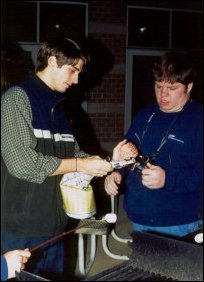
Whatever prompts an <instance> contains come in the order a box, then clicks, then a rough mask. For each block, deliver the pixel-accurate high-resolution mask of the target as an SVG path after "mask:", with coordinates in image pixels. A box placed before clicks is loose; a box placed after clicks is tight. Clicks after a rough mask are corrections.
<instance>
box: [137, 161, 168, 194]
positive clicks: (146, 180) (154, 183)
mask: <svg viewBox="0 0 204 282" xmlns="http://www.w3.org/2000/svg"><path fill="white" fill-rule="evenodd" d="M165 178H166V174H165V170H164V169H163V168H161V167H160V166H155V165H152V164H150V163H148V164H147V166H146V168H144V169H143V170H142V184H143V185H144V186H145V187H147V188H149V189H161V188H163V187H164V184H165Z"/></svg>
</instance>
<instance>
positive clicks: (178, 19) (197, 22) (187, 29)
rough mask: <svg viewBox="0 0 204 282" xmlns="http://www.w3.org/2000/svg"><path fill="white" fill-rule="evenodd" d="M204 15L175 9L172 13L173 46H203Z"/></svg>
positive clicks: (199, 47) (194, 47)
mask: <svg viewBox="0 0 204 282" xmlns="http://www.w3.org/2000/svg"><path fill="white" fill-rule="evenodd" d="M202 19H203V15H202V14H199V13H189V12H180V11H175V12H173V15H172V47H173V48H192V49H197V48H198V49H201V48H202V41H203V40H202V38H203V25H202Z"/></svg>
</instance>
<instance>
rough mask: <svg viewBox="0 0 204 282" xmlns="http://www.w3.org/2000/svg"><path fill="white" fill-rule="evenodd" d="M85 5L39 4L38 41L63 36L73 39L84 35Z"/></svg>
mask: <svg viewBox="0 0 204 282" xmlns="http://www.w3.org/2000/svg"><path fill="white" fill-rule="evenodd" d="M85 8H86V7H85V6H84V5H66V4H57V3H55V4H49V3H45V4H41V5H40V41H45V40H49V39H50V38H53V37H58V36H64V37H70V38H72V39H74V40H77V39H78V38H82V37H83V36H85V27H86V25H85V15H86V11H85Z"/></svg>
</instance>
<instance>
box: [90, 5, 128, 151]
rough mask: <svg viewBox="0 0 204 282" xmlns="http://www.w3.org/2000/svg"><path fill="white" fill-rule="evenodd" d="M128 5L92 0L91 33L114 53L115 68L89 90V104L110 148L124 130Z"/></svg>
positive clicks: (103, 141)
mask: <svg viewBox="0 0 204 282" xmlns="http://www.w3.org/2000/svg"><path fill="white" fill-rule="evenodd" d="M126 5H127V4H126V3H125V2H123V1H89V36H91V37H93V38H95V39H97V40H99V41H100V42H101V43H102V44H104V46H106V47H107V49H108V50H110V52H111V53H112V55H113V57H114V63H113V65H112V68H111V69H110V70H109V71H108V72H105V73H104V75H103V77H102V79H101V83H100V84H99V85H95V86H94V87H93V88H92V89H91V90H90V92H89V101H88V105H87V109H88V114H89V116H90V119H91V122H92V125H93V128H94V130H95V132H96V137H97V138H98V140H99V142H100V144H101V147H102V148H103V149H106V150H107V151H112V148H113V147H114V145H115V144H116V143H118V142H119V141H120V140H121V139H122V137H123V134H124V133H123V130H124V101H125V56H126V48H125V46H126V13H127V11H126ZM101 58H103V54H101ZM101 61H103V59H102V60H101ZM100 105H101V106H100Z"/></svg>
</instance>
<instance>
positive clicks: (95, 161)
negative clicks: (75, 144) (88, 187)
mask: <svg viewBox="0 0 204 282" xmlns="http://www.w3.org/2000/svg"><path fill="white" fill-rule="evenodd" d="M77 171H79V172H83V173H85V174H89V175H92V176H97V177H103V176H105V175H107V174H108V173H109V172H111V171H113V168H112V166H111V164H110V163H109V162H107V161H105V160H103V159H101V158H100V157H99V156H92V157H88V158H77Z"/></svg>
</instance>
